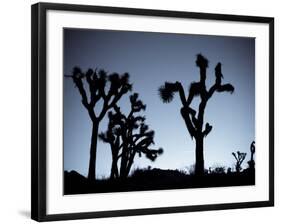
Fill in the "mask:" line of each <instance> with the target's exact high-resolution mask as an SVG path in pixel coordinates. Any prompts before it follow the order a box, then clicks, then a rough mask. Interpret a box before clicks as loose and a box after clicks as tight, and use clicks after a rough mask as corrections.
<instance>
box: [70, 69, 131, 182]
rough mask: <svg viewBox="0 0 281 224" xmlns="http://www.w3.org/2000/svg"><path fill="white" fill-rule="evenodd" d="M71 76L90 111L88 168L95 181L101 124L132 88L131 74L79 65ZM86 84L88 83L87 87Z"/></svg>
mask: <svg viewBox="0 0 281 224" xmlns="http://www.w3.org/2000/svg"><path fill="white" fill-rule="evenodd" d="M66 77H71V78H72V80H73V82H74V84H75V85H76V87H77V88H78V90H79V93H80V95H81V98H82V104H83V106H84V107H85V108H86V110H87V111H88V114H89V116H90V119H91V121H92V137H91V146H90V161H89V170H88V179H89V180H91V181H94V180H95V178H96V152H97V137H98V130H99V124H100V122H101V120H102V119H103V118H104V116H105V115H106V113H107V112H108V111H109V110H110V109H112V108H113V107H114V106H116V103H117V102H118V101H119V100H120V99H121V97H122V96H123V95H124V94H126V93H127V92H128V91H130V90H131V87H132V85H131V84H130V83H129V74H128V73H124V74H123V75H119V74H117V73H113V74H110V75H108V74H107V72H105V71H104V70H99V71H97V69H96V70H95V71H93V70H92V69H88V71H87V72H85V73H84V72H82V71H81V69H80V68H79V67H75V68H74V69H73V72H72V75H69V76H67V75H66ZM84 84H86V85H87V89H86V88H85V86H84ZM97 104H99V105H101V108H99V109H100V113H97V112H96V111H95V108H96V105H97Z"/></svg>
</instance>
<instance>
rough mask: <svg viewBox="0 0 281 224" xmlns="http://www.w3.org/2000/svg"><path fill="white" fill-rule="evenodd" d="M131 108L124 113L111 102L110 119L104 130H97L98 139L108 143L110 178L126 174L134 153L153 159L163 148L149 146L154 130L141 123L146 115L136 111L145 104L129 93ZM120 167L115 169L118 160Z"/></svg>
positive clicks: (142, 108) (140, 109)
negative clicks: (110, 161)
mask: <svg viewBox="0 0 281 224" xmlns="http://www.w3.org/2000/svg"><path fill="white" fill-rule="evenodd" d="M130 103H131V110H130V112H129V114H128V115H127V116H126V115H124V114H123V113H122V112H121V111H120V108H119V107H117V106H114V112H109V113H108V117H109V123H108V129H107V131H106V132H102V133H101V134H99V137H100V139H101V140H103V141H104V142H106V143H109V144H110V147H111V153H112V165H111V175H110V178H111V179H113V178H126V177H127V176H128V175H129V173H130V170H131V167H132V164H133V162H134V158H135V155H136V154H138V155H139V156H140V157H141V155H142V154H145V155H146V157H147V158H148V159H150V160H151V161H154V160H155V159H156V158H157V156H158V155H160V154H162V153H163V149H161V148H159V149H151V148H150V146H151V145H153V144H154V141H153V138H154V131H152V130H149V129H148V126H147V125H146V124H145V123H144V121H145V117H144V116H139V115H136V113H138V112H140V111H142V110H145V105H144V104H143V102H142V101H141V100H139V99H138V94H137V93H134V94H133V95H131V96H130ZM119 159H120V160H121V161H120V169H119V170H118V160H119Z"/></svg>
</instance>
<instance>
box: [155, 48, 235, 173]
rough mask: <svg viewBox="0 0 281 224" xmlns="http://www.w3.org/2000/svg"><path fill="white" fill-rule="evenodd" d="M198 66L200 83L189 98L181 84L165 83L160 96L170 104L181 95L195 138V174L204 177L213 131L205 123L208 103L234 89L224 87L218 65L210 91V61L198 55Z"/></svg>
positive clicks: (183, 116)
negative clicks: (195, 104) (207, 139)
mask: <svg viewBox="0 0 281 224" xmlns="http://www.w3.org/2000/svg"><path fill="white" fill-rule="evenodd" d="M196 66H197V67H199V70H200V80H199V82H193V83H191V85H190V88H189V94H188V96H187V95H186V94H185V91H184V88H183V86H182V84H181V83H180V82H175V83H170V82H165V84H164V85H163V86H161V87H160V88H159V95H160V97H161V99H162V100H163V102H164V103H169V102H171V101H172V100H173V97H174V93H176V92H177V93H179V96H180V100H181V103H182V107H181V110H180V112H181V116H182V118H183V119H184V121H185V124H186V127H187V130H188V132H189V134H190V136H191V137H192V138H195V144H196V147H195V157H196V158H195V159H196V164H195V174H196V175H203V174H204V138H205V137H206V136H207V135H208V134H209V133H210V132H211V130H212V126H211V125H210V124H209V123H205V127H204V115H205V109H206V106H207V103H208V101H209V99H210V98H211V97H212V96H213V94H214V93H215V92H230V93H232V92H233V91H234V87H233V86H232V85H231V84H229V83H228V84H224V85H222V79H223V75H222V72H221V63H218V64H217V65H216V67H215V76H216V81H215V83H214V84H213V85H212V86H211V87H210V88H209V89H207V87H206V71H207V68H208V60H207V59H206V58H205V57H204V56H203V55H201V54H198V55H197V60H196ZM195 96H199V97H200V103H199V107H198V110H197V111H196V110H194V109H193V108H192V107H191V103H192V100H193V99H194V97H195Z"/></svg>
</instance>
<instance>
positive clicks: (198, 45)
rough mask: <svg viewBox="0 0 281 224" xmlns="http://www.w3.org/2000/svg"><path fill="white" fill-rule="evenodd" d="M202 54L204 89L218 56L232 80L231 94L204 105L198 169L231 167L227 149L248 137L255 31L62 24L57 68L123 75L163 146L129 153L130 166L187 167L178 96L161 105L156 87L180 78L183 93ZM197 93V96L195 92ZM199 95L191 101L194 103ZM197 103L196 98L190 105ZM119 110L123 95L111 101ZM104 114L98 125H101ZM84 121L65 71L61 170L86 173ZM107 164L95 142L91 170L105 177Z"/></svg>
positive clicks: (124, 104) (191, 146) (188, 151)
mask: <svg viewBox="0 0 281 224" xmlns="http://www.w3.org/2000/svg"><path fill="white" fill-rule="evenodd" d="M198 53H202V54H203V55H204V56H205V57H206V58H208V60H209V68H208V70H207V82H206V83H207V85H208V88H209V87H210V85H212V84H213V83H214V81H215V75H214V67H215V66H216V64H217V63H218V62H221V63H222V73H223V75H224V79H223V83H229V82H230V83H231V84H232V85H233V86H234V87H235V92H234V93H233V94H229V93H215V94H214V95H213V97H212V98H211V99H210V100H209V102H208V105H207V107H206V111H205V122H209V123H210V124H211V125H212V126H213V130H212V131H211V133H210V134H209V135H208V136H207V138H205V147H204V155H205V157H204V159H205V168H208V167H212V166H226V167H234V164H235V160H234V157H233V156H232V155H231V153H232V152H233V151H237V150H240V151H243V152H247V157H246V159H245V162H244V166H246V164H247V161H248V160H249V158H250V157H249V156H250V150H249V149H250V144H251V142H252V141H253V140H254V138H255V40H254V38H244V37H243V38H242V37H225V36H205V35H204V36H203V35H187V34H168V33H148V32H129V31H106V30H81V29H65V30H64V74H69V75H70V74H71V72H72V69H73V67H74V66H79V67H80V68H81V69H82V70H83V71H85V70H87V69H88V68H93V69H95V68H99V69H104V70H106V71H108V72H110V73H111V72H118V73H121V74H123V73H124V72H128V73H129V74H130V81H131V82H132V83H133V91H132V93H133V92H137V93H139V98H140V99H141V100H142V101H143V102H144V103H145V104H146V105H147V108H146V111H144V112H143V114H144V115H145V116H146V124H148V125H149V127H150V129H152V130H154V131H155V138H154V140H155V146H154V147H155V148H158V147H162V148H163V149H164V153H163V154H162V155H161V156H159V157H158V158H157V159H156V161H154V162H151V161H149V160H148V159H146V157H145V156H142V157H141V158H138V156H136V158H135V162H134V165H133V167H132V169H135V168H138V167H139V168H141V167H147V166H149V165H150V166H151V167H158V168H162V169H181V170H186V169H187V168H188V167H189V166H191V165H192V164H194V163H195V142H194V140H192V139H191V138H190V136H189V133H188V131H187V129H186V126H185V123H184V121H183V119H182V117H181V115H180V108H181V103H180V101H179V97H178V95H176V97H175V98H174V100H173V101H172V102H171V103H169V104H164V103H163V102H162V101H161V100H160V98H159V95H158V88H159V86H161V85H162V84H163V83H164V82H165V81H171V82H175V81H180V82H181V83H182V84H183V85H184V88H185V91H186V93H188V88H189V84H190V83H191V82H192V81H198V80H199V68H198V67H196V66H195V59H196V54H198ZM197 99H199V98H197ZM198 102H199V100H198V101H197V102H196V101H195V102H194V104H193V106H197V104H198ZM196 103H197V104H196ZM118 105H119V106H120V107H121V110H122V112H124V113H126V112H127V111H128V106H129V94H127V95H125V96H123V98H122V100H121V101H120V102H119V103H118ZM106 127H107V116H105V118H104V120H103V121H102V123H101V125H100V127H99V128H100V131H104V130H106ZM90 139H91V122H90V118H89V116H88V113H87V111H86V109H85V108H84V107H83V106H82V104H81V97H80V94H79V92H78V89H77V88H75V86H74V84H73V82H72V79H69V78H64V170H68V171H70V170H76V171H78V172H79V173H81V174H82V175H85V176H86V175H87V172H88V163H89V153H90V150H89V149H90ZM110 168H111V151H110V147H109V145H108V144H105V143H103V142H101V141H98V149H97V177H98V178H102V177H107V176H109V174H110Z"/></svg>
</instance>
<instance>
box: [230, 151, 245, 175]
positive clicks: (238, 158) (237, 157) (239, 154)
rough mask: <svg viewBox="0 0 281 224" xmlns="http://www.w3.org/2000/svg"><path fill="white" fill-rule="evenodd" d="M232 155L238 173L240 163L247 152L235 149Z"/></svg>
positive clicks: (240, 168)
mask: <svg viewBox="0 0 281 224" xmlns="http://www.w3.org/2000/svg"><path fill="white" fill-rule="evenodd" d="M232 155H233V157H234V158H235V160H236V165H235V169H236V172H237V173H239V172H240V171H241V170H242V166H241V165H242V163H243V161H244V160H245V158H246V155H247V153H245V152H240V151H237V152H236V153H235V152H233V153H232Z"/></svg>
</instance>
